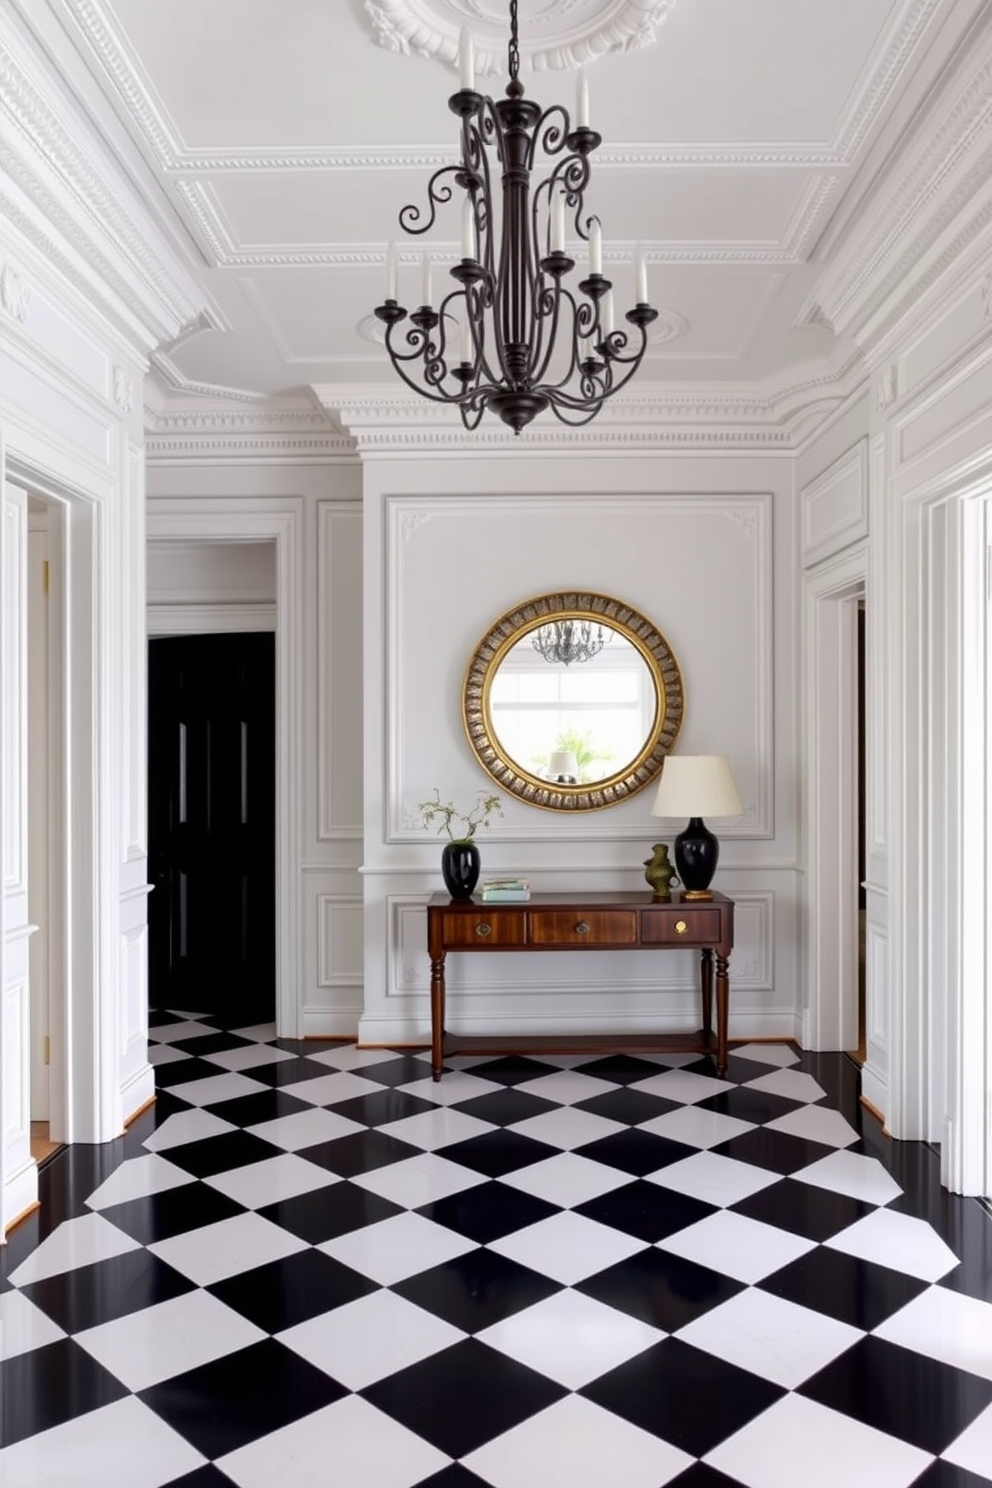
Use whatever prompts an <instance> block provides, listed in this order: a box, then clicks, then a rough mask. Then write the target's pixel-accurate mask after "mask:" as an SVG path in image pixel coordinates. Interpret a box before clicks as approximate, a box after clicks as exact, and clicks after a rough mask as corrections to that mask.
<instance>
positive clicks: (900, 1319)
mask: <svg viewBox="0 0 992 1488" xmlns="http://www.w3.org/2000/svg"><path fill="white" fill-rule="evenodd" d="M874 1331H875V1334H876V1335H877V1337H879V1338H885V1339H887V1340H888V1342H889V1343H898V1344H899V1345H900V1347H901V1348H908V1349H913V1350H914V1351H915V1352H916V1353H918V1354H926V1355H927V1357H928V1358H930V1359H940V1360H941V1362H942V1363H944V1364H950V1365H952V1366H953V1367H954V1368H955V1369H967V1370H970V1371H971V1373H972V1374H980V1375H981V1376H982V1378H983V1379H987V1380H992V1302H981V1301H979V1300H978V1298H977V1297H966V1296H964V1295H963V1294H962V1293H960V1292H952V1291H950V1290H949V1289H948V1288H947V1287H941V1286H932V1287H929V1288H928V1289H927V1290H926V1291H925V1292H921V1293H920V1295H919V1296H918V1297H914V1299H913V1301H912V1302H908V1303H907V1304H906V1306H905V1307H902V1308H900V1310H899V1311H898V1312H896V1313H893V1315H892V1317H890V1318H888V1319H887V1320H886V1321H885V1322H884V1323H882V1325H881V1327H878V1328H876V1329H875V1330H874Z"/></svg>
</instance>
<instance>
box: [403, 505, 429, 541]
mask: <svg viewBox="0 0 992 1488" xmlns="http://www.w3.org/2000/svg"><path fill="white" fill-rule="evenodd" d="M432 516H433V512H423V511H417V512H404V513H403V515H402V517H401V518H400V532H401V533H402V535H403V541H404V542H409V541H410V539H411V537H412V536H413V534H414V533H415V532H417V531H419V529H420V528H421V527H423V526H424V525H425V524H426V523H427V522H429V521H430V519H431V517H432Z"/></svg>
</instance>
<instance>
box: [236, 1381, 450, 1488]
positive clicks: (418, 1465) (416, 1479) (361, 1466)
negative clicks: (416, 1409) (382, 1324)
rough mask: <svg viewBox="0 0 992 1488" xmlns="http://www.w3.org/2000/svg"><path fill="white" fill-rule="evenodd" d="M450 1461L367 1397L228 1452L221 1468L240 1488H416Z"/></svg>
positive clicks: (349, 1399) (330, 1407)
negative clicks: (372, 1403)
mask: <svg viewBox="0 0 992 1488" xmlns="http://www.w3.org/2000/svg"><path fill="white" fill-rule="evenodd" d="M450 1461H451V1459H450V1457H446V1456H445V1455H444V1453H443V1452H439V1451H438V1450H437V1448H436V1447H432V1446H431V1445H430V1444H429V1443H428V1442H425V1441H424V1440H423V1438H422V1437H419V1436H416V1435H415V1434H414V1433H413V1432H412V1431H408V1430H407V1429H406V1427H405V1426H401V1425H400V1424H399V1422H397V1421H394V1420H393V1419H392V1418H391V1417H390V1416H387V1415H384V1414H383V1413H382V1411H377V1410H376V1409H375V1407H374V1406H371V1405H369V1404H368V1402H367V1401H365V1400H363V1399H362V1398H361V1396H359V1395H347V1396H345V1398H344V1399H343V1400H338V1401H337V1402H336V1403H335V1404H334V1405H328V1406H325V1407H324V1409H323V1410H319V1411H314V1412H313V1414H312V1415H309V1416H304V1417H303V1419H302V1420H300V1421H294V1422H293V1424H292V1425H291V1426H284V1427H283V1428H282V1430H281V1431H273V1432H272V1433H271V1434H270V1435H269V1436H263V1437H262V1438H261V1439H260V1440H259V1441H254V1442H249V1444H248V1445H247V1446H246V1447H239V1448H238V1450H237V1451H236V1452H228V1454H227V1455H226V1456H225V1457H220V1458H218V1459H217V1466H218V1467H219V1468H220V1470H221V1472H223V1473H226V1474H227V1476H228V1477H229V1478H230V1479H231V1482H232V1483H236V1484H237V1488H273V1485H276V1484H278V1488H330V1485H331V1484H334V1488H337V1484H339V1483H340V1484H341V1485H342V1488H345V1485H347V1488H413V1485H414V1484H415V1483H421V1482H423V1480H424V1479H425V1478H427V1477H430V1476H431V1475H432V1474H433V1473H437V1472H440V1470H441V1469H442V1468H443V1467H447V1466H448V1464H449V1462H450ZM331 1464H333V1468H332V1467H331ZM331 1471H333V1476H329V1473H330V1472H331Z"/></svg>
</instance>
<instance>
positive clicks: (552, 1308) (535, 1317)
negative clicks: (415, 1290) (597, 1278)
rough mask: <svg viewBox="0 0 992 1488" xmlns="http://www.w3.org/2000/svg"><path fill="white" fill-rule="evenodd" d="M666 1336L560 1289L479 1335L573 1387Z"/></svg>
mask: <svg viewBox="0 0 992 1488" xmlns="http://www.w3.org/2000/svg"><path fill="white" fill-rule="evenodd" d="M665 1336H666V1335H665V1333H664V1332H662V1330H661V1329H660V1328H652V1327H650V1326H649V1324H647V1323H642V1322H639V1321H638V1319H637V1318H633V1317H629V1316H628V1314H627V1313H625V1312H618V1311H617V1309H616V1308H615V1307H606V1306H604V1304H603V1303H602V1302H596V1301H594V1300H593V1298H592V1297H584V1296H583V1295H582V1293H581V1292H573V1291H563V1292H556V1293H555V1294H554V1296H553V1297H548V1298H547V1300H546V1301H544V1302H538V1303H537V1304H536V1305H535V1306H533V1307H526V1308H524V1310H523V1311H522V1312H515V1313H513V1314H512V1316H511V1317H508V1318H504V1319H503V1320H502V1321H501V1322H498V1323H494V1324H493V1325H492V1327H490V1328H484V1329H483V1330H482V1332H481V1333H478V1334H477V1335H476V1337H477V1338H478V1339H479V1341H480V1343H487V1344H488V1345H489V1346H490V1348H494V1349H499V1351H500V1353H501V1354H507V1355H508V1356H509V1357H510V1358H511V1359H516V1360H517V1361H518V1363H520V1364H526V1365H527V1366H528V1368H530V1369H536V1370H537V1371H538V1373H539V1374H546V1375H548V1377H549V1378H550V1379H553V1380H557V1381H558V1383H559V1384H560V1385H564V1386H565V1387H566V1388H567V1389H569V1390H581V1388H582V1386H583V1385H587V1384H588V1383H589V1382H590V1380H594V1379H598V1378H599V1376H600V1375H601V1374H607V1373H608V1372H609V1370H611V1369H616V1368H618V1367H619V1365H621V1364H625V1363H626V1362H627V1360H628V1359H632V1358H633V1357H634V1356H635V1354H640V1353H643V1352H644V1350H645V1349H646V1348H650V1347H651V1346H652V1344H655V1343H658V1342H659V1340H660V1339H662V1338H664V1337H665Z"/></svg>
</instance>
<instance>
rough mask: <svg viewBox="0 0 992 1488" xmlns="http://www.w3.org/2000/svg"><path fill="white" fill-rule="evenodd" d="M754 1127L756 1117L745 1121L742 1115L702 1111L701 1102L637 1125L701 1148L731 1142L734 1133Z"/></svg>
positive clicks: (640, 1129)
mask: <svg viewBox="0 0 992 1488" xmlns="http://www.w3.org/2000/svg"><path fill="white" fill-rule="evenodd" d="M753 1129H754V1122H753V1121H742V1120H741V1119H740V1117H739V1116H723V1115H721V1113H720V1112H719V1111H703V1110H700V1108H699V1107H698V1106H683V1107H682V1109H681V1110H680V1111H667V1112H666V1113H665V1115H664V1116H655V1117H653V1118H652V1120H650V1121H642V1122H640V1124H639V1126H638V1130H639V1131H646V1132H651V1134H652V1135H653V1136H656V1137H666V1138H667V1139H668V1140H669V1141H670V1142H683V1143H685V1145H686V1146H687V1147H700V1148H708V1147H717V1146H719V1144H720V1143H721V1142H729V1141H730V1139H731V1137H740V1136H743V1134H744V1132H747V1131H752V1130H753Z"/></svg>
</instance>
